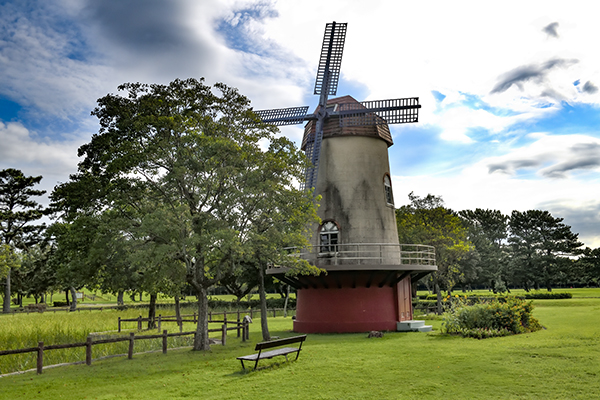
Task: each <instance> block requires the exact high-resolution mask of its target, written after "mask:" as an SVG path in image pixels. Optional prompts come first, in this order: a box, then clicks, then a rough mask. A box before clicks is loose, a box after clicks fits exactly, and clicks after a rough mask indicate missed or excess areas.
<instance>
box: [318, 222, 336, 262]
mask: <svg viewBox="0 0 600 400" xmlns="http://www.w3.org/2000/svg"><path fill="white" fill-rule="evenodd" d="M340 231H341V229H340V226H339V224H338V223H337V222H335V221H334V220H326V221H323V222H322V223H321V225H320V226H319V236H318V238H319V239H318V240H319V244H318V247H319V252H318V253H319V256H331V255H334V254H337V252H338V251H339V247H338V246H339V245H340ZM324 236H325V237H326V238H327V241H326V242H325V243H323V238H324Z"/></svg>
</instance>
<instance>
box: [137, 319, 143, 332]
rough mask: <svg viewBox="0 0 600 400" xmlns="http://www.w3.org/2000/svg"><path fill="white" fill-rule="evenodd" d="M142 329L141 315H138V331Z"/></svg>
mask: <svg viewBox="0 0 600 400" xmlns="http://www.w3.org/2000/svg"><path fill="white" fill-rule="evenodd" d="M141 330H142V316H141V315H140V316H139V317H138V331H141Z"/></svg>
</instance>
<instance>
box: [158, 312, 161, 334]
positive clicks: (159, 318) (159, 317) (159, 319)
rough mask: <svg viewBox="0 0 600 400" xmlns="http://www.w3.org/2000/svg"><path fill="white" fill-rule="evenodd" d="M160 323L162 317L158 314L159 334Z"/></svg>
mask: <svg viewBox="0 0 600 400" xmlns="http://www.w3.org/2000/svg"><path fill="white" fill-rule="evenodd" d="M161 323H162V315H160V314H158V331H159V332H160V326H161Z"/></svg>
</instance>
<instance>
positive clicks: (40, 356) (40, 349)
mask: <svg viewBox="0 0 600 400" xmlns="http://www.w3.org/2000/svg"><path fill="white" fill-rule="evenodd" d="M213 322H216V321H213ZM236 325H237V326H235V327H230V328H228V327H227V324H226V323H224V324H223V325H222V326H221V328H220V329H209V330H208V332H209V333H211V332H221V344H222V345H223V346H225V344H226V342H227V331H230V330H235V329H237V330H238V337H239V332H240V329H241V332H242V341H246V340H248V339H249V334H250V333H249V332H250V329H249V325H248V323H246V322H244V323H241V324H236ZM186 335H194V336H195V335H196V331H192V332H179V333H168V332H167V331H166V330H164V331H163V332H162V334H157V335H136V334H135V333H134V332H131V333H130V334H129V337H120V338H112V339H99V340H94V339H93V338H92V336H88V337H87V340H86V342H85V343H67V344H54V345H50V346H45V345H44V342H39V343H38V346H37V347H29V348H26V349H16V350H0V356H4V355H10V354H21V353H33V352H37V368H36V369H37V373H38V374H41V373H42V369H43V367H44V351H48V350H56V349H69V348H75V347H85V363H86V364H87V365H92V346H94V345H98V344H106V343H117V342H124V341H129V351H128V353H127V358H129V359H132V358H133V348H134V343H135V341H136V340H145V339H159V338H162V352H163V354H167V338H169V337H175V336H186Z"/></svg>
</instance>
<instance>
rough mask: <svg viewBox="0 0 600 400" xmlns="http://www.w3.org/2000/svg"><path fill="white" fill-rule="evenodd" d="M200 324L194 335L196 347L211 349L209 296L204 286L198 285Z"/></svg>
mask: <svg viewBox="0 0 600 400" xmlns="http://www.w3.org/2000/svg"><path fill="white" fill-rule="evenodd" d="M196 296H198V325H197V326H196V336H195V337H194V348H193V350H196V351H206V350H210V344H209V343H208V296H207V292H206V288H205V287H204V286H198V289H197V293H196Z"/></svg>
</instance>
